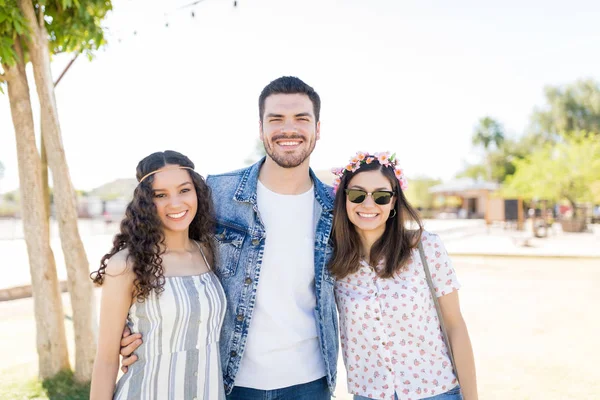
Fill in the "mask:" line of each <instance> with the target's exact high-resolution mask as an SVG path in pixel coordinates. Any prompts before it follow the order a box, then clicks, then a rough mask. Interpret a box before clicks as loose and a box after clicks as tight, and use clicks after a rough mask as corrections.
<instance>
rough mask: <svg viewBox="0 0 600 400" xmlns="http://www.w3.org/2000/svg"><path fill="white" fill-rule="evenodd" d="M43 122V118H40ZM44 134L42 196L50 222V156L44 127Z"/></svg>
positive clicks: (42, 137)
mask: <svg viewBox="0 0 600 400" xmlns="http://www.w3.org/2000/svg"><path fill="white" fill-rule="evenodd" d="M40 120H41V118H40ZM41 128H42V134H41V137H40V153H42V159H41V162H42V194H43V196H44V209H45V210H46V218H48V221H50V215H51V214H50V185H49V184H48V156H47V155H46V146H45V144H44V133H43V130H44V127H43V126H42V127H41Z"/></svg>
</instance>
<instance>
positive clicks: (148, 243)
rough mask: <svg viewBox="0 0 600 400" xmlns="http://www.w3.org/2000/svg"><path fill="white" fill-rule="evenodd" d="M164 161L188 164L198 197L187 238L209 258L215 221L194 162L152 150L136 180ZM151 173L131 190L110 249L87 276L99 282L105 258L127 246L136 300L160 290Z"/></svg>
mask: <svg viewBox="0 0 600 400" xmlns="http://www.w3.org/2000/svg"><path fill="white" fill-rule="evenodd" d="M167 164H172V165H179V166H182V167H188V168H191V169H192V170H186V171H187V172H188V173H189V174H190V177H191V179H192V183H193V185H194V189H196V196H197V199H198V210H197V211H196V215H195V216H194V219H193V220H192V222H191V223H190V227H189V234H188V236H189V238H190V239H192V240H196V241H199V242H201V243H202V244H203V245H204V247H205V248H206V249H207V250H208V254H207V255H206V256H207V257H208V259H209V263H211V262H212V255H213V254H214V245H213V241H212V233H213V227H214V224H215V219H214V213H213V204H212V199H211V194H210V188H209V187H208V185H207V184H206V182H205V181H204V178H202V176H200V175H199V174H198V173H197V172H195V171H193V168H194V163H193V162H192V161H191V160H190V159H189V158H187V157H186V156H184V155H183V154H181V153H178V152H176V151H172V150H167V151H164V152H157V153H152V154H150V155H149V156H147V157H146V158H144V159H143V160H142V161H140V162H139V164H138V166H137V170H136V177H137V179H138V181H139V180H140V179H141V178H142V177H143V176H145V175H146V174H148V173H150V172H153V171H156V170H157V169H160V168H162V167H164V166H165V165H167ZM153 181H154V175H151V176H149V177H148V178H147V179H144V180H143V181H142V182H141V183H139V184H138V186H137V187H136V188H135V191H134V192H133V200H131V202H130V203H129V205H128V206H127V209H126V211H125V217H124V218H123V220H122V221H121V228H120V231H119V233H117V234H116V235H115V237H114V239H113V246H112V249H111V250H110V251H109V252H108V253H107V254H105V255H104V257H102V260H101V261H100V268H98V270H97V271H94V272H92V274H91V275H90V277H91V278H92V280H93V281H94V283H96V284H98V285H102V283H103V282H104V275H105V274H106V271H105V270H106V265H107V263H108V260H109V259H110V258H111V257H112V256H114V255H115V254H116V253H118V252H119V251H121V250H123V249H127V250H128V252H129V254H128V256H127V261H128V263H129V261H131V265H132V270H133V272H134V273H135V276H136V277H135V280H134V287H135V293H136V297H137V300H138V301H143V300H144V299H145V298H146V297H148V295H149V294H150V292H152V291H153V290H154V291H156V293H157V294H160V293H161V292H162V291H163V290H164V284H165V277H164V275H163V266H162V255H163V254H164V250H161V245H164V240H165V236H164V230H163V226H162V222H161V221H160V218H159V217H158V214H157V212H156V206H155V205H154V201H153V192H152V182H153Z"/></svg>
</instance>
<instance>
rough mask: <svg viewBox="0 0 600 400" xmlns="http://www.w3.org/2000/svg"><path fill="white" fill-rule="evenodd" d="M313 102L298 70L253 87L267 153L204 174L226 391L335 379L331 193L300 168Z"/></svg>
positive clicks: (285, 390) (254, 395)
mask: <svg viewBox="0 0 600 400" xmlns="http://www.w3.org/2000/svg"><path fill="white" fill-rule="evenodd" d="M320 108H321V102H320V98H319V95H318V94H317V93H316V92H315V91H314V89H313V88H312V87H310V86H308V85H307V84H306V83H304V82H303V81H301V80H300V79H298V78H295V77H281V78H278V79H276V80H274V81H273V82H271V83H269V84H268V85H267V86H266V87H265V88H264V89H263V91H262V93H261V94H260V96H259V117H260V138H261V140H262V141H263V144H264V146H265V151H266V153H267V156H266V157H264V158H263V159H262V160H260V161H258V162H257V163H256V164H254V165H252V166H250V167H249V168H246V169H242V170H238V171H233V172H230V173H225V174H221V175H213V176H209V177H208V178H207V183H208V185H209V186H210V187H211V189H212V195H213V201H214V204H215V209H216V220H217V226H216V232H215V238H216V243H217V249H216V263H215V271H216V273H217V275H218V276H219V278H220V279H221V283H222V285H223V288H224V289H225V293H226V295H227V312H226V315H225V320H224V322H223V329H222V332H221V339H220V353H221V362H222V367H223V380H224V385H225V391H226V393H227V394H228V396H227V398H228V400H237V399H244V400H253V399H297V400H320V399H330V398H331V394H332V393H333V391H334V388H335V379H336V366H337V352H338V327H337V312H336V308H335V299H334V294H333V283H334V281H333V278H332V276H331V275H330V274H329V271H328V269H327V263H328V261H329V256H330V255H331V253H332V249H331V247H330V244H329V235H330V231H331V226H332V220H333V216H332V208H333V192H332V191H331V188H330V187H328V186H326V185H324V184H323V183H322V182H321V181H319V180H318V179H317V177H316V176H315V174H314V173H313V171H312V170H311V169H310V167H309V158H310V154H311V153H312V151H313V150H314V148H315V144H316V141H317V140H318V139H319V135H320V122H319V113H320ZM137 342H139V335H131V336H128V337H126V338H124V339H123V341H122V346H124V348H123V349H122V351H121V353H122V354H123V355H125V356H128V355H130V354H131V353H132V352H133V350H134V349H135V348H137V344H136V343H137ZM134 361H135V356H133V357H129V358H127V359H124V361H123V365H124V366H127V365H130V364H131V363H132V362H134ZM194 379H200V377H198V378H194Z"/></svg>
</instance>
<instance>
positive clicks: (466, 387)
mask: <svg viewBox="0 0 600 400" xmlns="http://www.w3.org/2000/svg"><path fill="white" fill-rule="evenodd" d="M438 300H439V302H440V309H441V311H442V318H444V324H445V325H446V330H447V332H448V340H449V341H450V346H452V353H453V355H454V361H455V362H456V369H457V370H458V371H457V373H458V380H459V382H460V387H461V389H462V393H463V397H464V399H465V400H477V399H478V398H479V397H478V395H477V377H476V374H475V360H474V357H473V348H472V347H471V339H470V338H469V332H468V331H467V324H465V320H464V319H463V317H462V314H461V312H460V304H459V301H458V291H456V290H455V291H453V292H451V293H448V294H446V295H444V296H441V297H439V298H438Z"/></svg>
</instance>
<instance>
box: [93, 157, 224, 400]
mask: <svg viewBox="0 0 600 400" xmlns="http://www.w3.org/2000/svg"><path fill="white" fill-rule="evenodd" d="M136 176H137V180H138V182H139V183H138V186H137V187H136V189H135V191H134V195H133V200H132V201H131V202H130V203H129V205H128V206H127V210H126V213H125V217H124V219H123V220H122V221H121V227H120V231H119V233H118V234H117V235H116V236H115V238H114V241H113V247H112V249H111V250H110V252H109V253H108V254H106V255H105V256H104V257H102V261H101V265H100V268H99V269H98V270H97V271H96V272H94V273H92V277H93V280H94V282H95V283H97V284H100V285H102V301H101V307H100V331H99V335H98V350H97V355H96V360H95V363H94V370H93V374H92V386H91V393H90V398H91V399H92V400H104V399H106V400H108V399H113V398H114V399H192V398H194V399H195V398H197V399H211V400H212V399H215V400H220V399H225V392H224V389H223V378H222V374H221V365H220V360H219V337H220V333H221V325H222V323H223V317H224V314H225V307H226V302H225V293H224V291H223V289H222V287H221V284H220V282H219V280H218V279H217V277H216V275H215V274H214V273H213V271H212V270H211V265H212V260H213V255H214V249H213V242H212V233H213V229H214V217H213V205H212V200H211V197H210V190H209V189H208V186H207V185H206V183H205V181H204V179H203V178H202V177H201V176H200V175H198V173H196V172H195V171H194V164H193V163H192V162H191V161H190V160H189V159H188V158H187V157H186V156H184V155H182V154H180V153H177V152H175V151H165V152H159V153H153V154H151V155H149V156H148V157H146V158H144V159H143V160H141V161H140V162H139V164H138V166H137V171H136ZM124 321H127V327H128V328H129V329H130V330H131V331H133V332H140V333H141V334H143V335H144V343H143V344H141V345H140V347H139V348H138V349H137V351H136V354H137V356H138V362H137V363H135V364H134V365H132V366H131V367H130V371H129V372H128V373H127V374H126V375H123V376H122V377H121V379H119V381H118V383H117V384H116V388H115V380H116V378H117V373H118V371H119V352H120V341H121V335H122V332H123V322H124Z"/></svg>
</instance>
